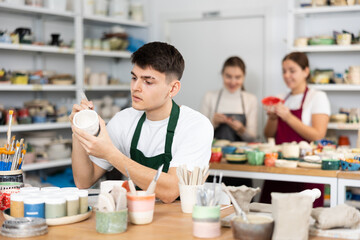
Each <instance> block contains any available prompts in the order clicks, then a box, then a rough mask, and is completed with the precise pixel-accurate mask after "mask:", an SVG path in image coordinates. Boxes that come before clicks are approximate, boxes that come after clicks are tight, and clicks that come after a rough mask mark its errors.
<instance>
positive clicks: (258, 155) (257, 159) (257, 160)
mask: <svg viewBox="0 0 360 240" xmlns="http://www.w3.org/2000/svg"><path fill="white" fill-rule="evenodd" d="M246 156H247V159H248V162H249V164H250V165H264V157H265V153H264V152H260V151H248V152H246Z"/></svg>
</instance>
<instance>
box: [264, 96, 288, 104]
mask: <svg viewBox="0 0 360 240" xmlns="http://www.w3.org/2000/svg"><path fill="white" fill-rule="evenodd" d="M261 102H262V104H264V105H266V106H272V105H276V104H278V103H280V102H281V103H284V100H283V99H280V98H277V97H271V96H270V97H266V98H263V100H261Z"/></svg>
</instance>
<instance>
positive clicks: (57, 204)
mask: <svg viewBox="0 0 360 240" xmlns="http://www.w3.org/2000/svg"><path fill="white" fill-rule="evenodd" d="M66 214H67V213H66V199H65V198H64V197H60V196H52V197H47V198H45V218H46V219H48V218H60V217H65V216H66Z"/></svg>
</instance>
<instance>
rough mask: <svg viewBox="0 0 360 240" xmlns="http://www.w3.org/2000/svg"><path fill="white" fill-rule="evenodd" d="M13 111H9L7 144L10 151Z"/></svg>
mask: <svg viewBox="0 0 360 240" xmlns="http://www.w3.org/2000/svg"><path fill="white" fill-rule="evenodd" d="M13 113H14V111H13V110H9V126H8V131H7V143H8V147H9V149H8V150H10V139H11V122H12V117H13Z"/></svg>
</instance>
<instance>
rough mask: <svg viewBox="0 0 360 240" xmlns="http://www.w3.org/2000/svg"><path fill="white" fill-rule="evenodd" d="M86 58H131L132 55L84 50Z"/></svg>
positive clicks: (122, 52) (128, 53)
mask: <svg viewBox="0 0 360 240" xmlns="http://www.w3.org/2000/svg"><path fill="white" fill-rule="evenodd" d="M84 55H85V56H93V57H110V58H130V57H131V53H130V52H128V51H98V50H84Z"/></svg>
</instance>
